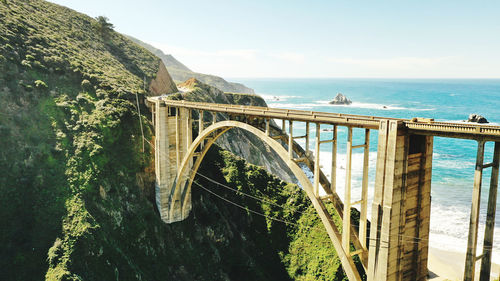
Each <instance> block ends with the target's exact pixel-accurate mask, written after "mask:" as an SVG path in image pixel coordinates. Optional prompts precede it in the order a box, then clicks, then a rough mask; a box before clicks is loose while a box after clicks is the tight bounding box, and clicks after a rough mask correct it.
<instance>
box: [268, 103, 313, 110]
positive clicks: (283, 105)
mask: <svg viewBox="0 0 500 281" xmlns="http://www.w3.org/2000/svg"><path fill="white" fill-rule="evenodd" d="M267 105H268V106H269V107H274V108H290V109H292V108H293V109H312V108H313V107H317V106H319V105H318V104H314V103H306V104H296V103H278V102H272V103H268V104H267Z"/></svg>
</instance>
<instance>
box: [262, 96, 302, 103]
mask: <svg viewBox="0 0 500 281" xmlns="http://www.w3.org/2000/svg"><path fill="white" fill-rule="evenodd" d="M257 95H259V96H261V97H262V98H263V99H264V100H265V101H266V102H267V101H287V100H289V99H294V98H298V96H288V95H283V96H281V95H271V94H257Z"/></svg>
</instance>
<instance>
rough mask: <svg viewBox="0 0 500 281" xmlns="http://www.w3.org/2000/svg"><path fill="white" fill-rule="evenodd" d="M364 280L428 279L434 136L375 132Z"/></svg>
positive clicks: (396, 127)
mask: <svg viewBox="0 0 500 281" xmlns="http://www.w3.org/2000/svg"><path fill="white" fill-rule="evenodd" d="M378 142H379V146H378V156H377V172H376V179H375V196H374V201H373V206H372V221H371V223H372V224H371V230H370V245H369V249H370V250H369V262H368V280H427V254H428V237H429V221H430V184H431V173H432V146H433V138H432V137H427V136H417V135H409V134H408V133H407V132H406V131H405V130H404V129H403V127H402V123H401V122H400V121H395V120H390V121H389V120H383V121H381V124H380V130H379V140H378Z"/></svg>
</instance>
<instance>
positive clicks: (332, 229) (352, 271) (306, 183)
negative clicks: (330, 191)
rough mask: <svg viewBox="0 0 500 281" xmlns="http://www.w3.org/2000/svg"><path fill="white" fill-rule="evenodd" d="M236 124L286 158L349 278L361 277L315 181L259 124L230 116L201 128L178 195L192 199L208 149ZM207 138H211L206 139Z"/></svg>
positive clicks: (186, 158)
mask: <svg viewBox="0 0 500 281" xmlns="http://www.w3.org/2000/svg"><path fill="white" fill-rule="evenodd" d="M233 128H240V129H243V130H245V131H247V132H250V133H252V134H253V135H255V136H257V137H258V138H259V139H260V140H262V141H263V142H264V143H265V144H267V145H268V146H269V147H271V148H272V149H273V150H274V151H275V152H276V153H277V154H278V156H279V157H280V158H281V159H282V160H283V162H284V163H285V164H287V165H288V167H289V168H290V170H291V171H292V173H293V174H294V175H295V177H296V178H297V179H298V181H299V183H300V184H301V185H302V187H303V189H304V191H305V192H306V194H307V197H308V198H309V200H311V202H312V204H313V206H314V208H315V209H316V212H317V213H318V215H319V217H320V219H321V221H322V223H323V225H324V227H325V229H326V231H327V233H328V236H329V237H330V240H331V241H332V243H333V246H334V248H335V251H336V252H337V255H338V257H339V258H340V261H341V263H342V266H343V268H344V271H345V272H346V274H347V276H348V278H349V280H361V277H360V275H359V273H358V270H357V269H356V266H355V264H354V260H353V258H352V257H351V255H350V254H349V253H346V251H345V250H344V248H343V247H342V238H341V234H340V232H339V230H338V228H337V226H336V225H335V224H334V222H333V219H332V218H331V216H330V214H329V213H328V211H326V207H325V205H324V204H323V202H322V201H321V200H319V199H318V197H317V196H315V194H314V191H313V184H312V183H311V181H310V180H309V178H308V177H307V175H306V174H305V173H304V171H303V170H302V168H301V167H300V166H299V165H298V164H297V163H296V162H295V161H293V160H292V159H290V157H289V152H288V151H287V150H286V149H285V148H284V147H283V146H282V145H281V144H280V143H279V142H278V141H276V140H274V139H273V138H271V137H270V136H269V135H267V134H266V133H265V132H263V131H262V130H260V129H259V128H256V127H254V126H252V125H250V124H247V123H243V122H239V121H234V120H226V121H220V122H217V123H214V124H212V125H210V126H209V127H207V128H205V129H204V130H203V131H202V132H200V133H199V135H198V136H197V137H196V139H195V140H194V141H193V142H192V143H191V145H190V146H189V147H188V149H187V151H186V153H185V156H184V158H183V160H182V162H181V165H180V169H178V173H177V176H176V180H175V182H174V185H175V188H173V191H174V194H173V196H174V198H178V197H180V198H181V201H182V202H187V201H188V200H190V194H191V192H190V190H191V186H192V184H193V180H194V178H195V176H196V173H197V171H198V168H199V167H200V165H201V163H202V161H203V158H204V157H205V155H206V153H207V152H208V150H209V148H210V147H211V146H212V145H213V143H214V142H215V141H216V140H217V139H218V138H219V137H220V136H222V135H223V134H224V133H226V132H227V131H229V130H231V129H233ZM205 140H207V142H206V143H205ZM200 145H201V146H202V149H198V147H200ZM197 150H199V152H197ZM195 157H196V161H194V163H193V158H195ZM179 193H182V194H179ZM182 206H187V204H182Z"/></svg>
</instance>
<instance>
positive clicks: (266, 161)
mask: <svg viewBox="0 0 500 281" xmlns="http://www.w3.org/2000/svg"><path fill="white" fill-rule="evenodd" d="M178 86H179V88H180V89H182V90H184V91H187V92H185V93H184V94H177V95H174V96H172V98H175V99H185V100H188V101H198V102H212V103H226V104H240V105H253V106H263V107H267V104H266V102H265V101H264V99H262V98H261V97H260V96H258V95H250V94H234V93H224V92H222V91H220V90H219V89H217V88H214V87H212V86H209V85H206V84H204V83H201V82H200V81H198V80H196V79H194V78H191V79H189V80H187V81H185V82H183V83H180V84H178ZM218 118H219V120H220V119H221V118H222V119H227V116H224V115H222V114H219V116H218ZM217 144H219V146H221V147H222V148H224V149H227V150H229V151H231V152H232V153H234V154H235V155H238V156H240V157H242V158H244V159H245V160H247V161H248V162H249V163H251V164H254V165H258V166H261V167H264V168H265V169H266V170H267V171H269V172H270V173H272V174H274V175H276V176H278V177H279V178H281V179H282V180H284V181H287V182H297V180H296V178H295V176H294V175H293V173H292V172H291V171H290V169H288V167H287V165H286V164H285V163H284V162H283V161H282V160H281V158H280V157H279V156H278V155H277V154H276V153H275V152H274V150H272V149H271V148H269V147H268V146H267V145H265V144H264V143H263V142H262V141H261V140H260V139H259V138H257V137H255V136H254V135H253V134H251V133H248V132H246V131H244V130H241V129H238V128H235V129H232V130H231V131H229V132H227V133H226V134H224V135H222V136H221V138H219V140H217Z"/></svg>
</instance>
